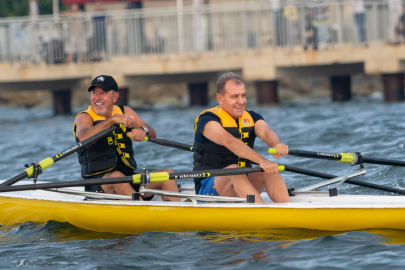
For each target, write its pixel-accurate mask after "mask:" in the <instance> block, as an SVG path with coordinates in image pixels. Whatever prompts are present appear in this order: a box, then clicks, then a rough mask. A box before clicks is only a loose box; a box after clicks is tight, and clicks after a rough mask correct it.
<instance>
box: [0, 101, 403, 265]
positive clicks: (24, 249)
mask: <svg viewBox="0 0 405 270" xmlns="http://www.w3.org/2000/svg"><path fill="white" fill-rule="evenodd" d="M203 109H205V108H190V109H184V110H178V109H173V110H167V109H166V110H156V111H146V112H139V115H140V116H141V117H142V118H143V119H144V120H145V121H146V122H147V123H148V124H150V125H151V126H153V127H154V128H155V130H156V131H157V134H158V137H159V138H164V139H168V140H174V141H179V142H183V143H189V144H192V141H193V125H194V120H195V117H196V116H197V115H198V114H199V113H200V112H201V111H202V110H203ZM250 109H254V110H255V111H256V112H258V113H260V114H262V115H263V116H264V118H265V119H266V121H267V122H268V123H269V125H270V127H271V128H273V129H274V130H275V131H276V132H277V134H278V135H279V137H280V138H281V141H282V142H283V143H285V144H288V145H289V147H290V149H301V150H311V151H324V152H344V151H356V150H360V151H361V152H362V153H363V155H364V156H368V157H381V158H391V159H399V160H405V155H404V149H403V147H404V144H405V122H404V121H403V114H404V111H405V104H402V103H394V104H383V103H382V102H381V101H379V100H372V99H363V100H354V101H352V102H350V103H330V102H329V101H327V100H321V101H306V102H301V103H298V104H282V105H280V106H276V107H250ZM73 121H74V116H58V117H52V111H51V110H38V109H11V108H5V107H2V108H0V142H1V143H0V153H1V155H0V179H8V178H11V177H12V176H14V175H16V174H18V173H20V172H21V171H22V170H24V169H25V168H24V164H27V163H28V164H30V163H32V162H35V161H39V160H42V159H44V158H46V157H49V156H53V155H55V154H57V153H59V152H60V151H63V150H65V149H67V148H69V147H71V146H73V145H74V139H73V135H72V124H73ZM134 149H135V152H136V159H137V162H138V166H139V167H144V166H145V167H146V168H147V169H150V170H153V169H159V168H170V169H173V170H174V171H189V170H191V169H192V153H188V152H184V151H180V150H173V149H171V148H167V147H163V146H159V145H155V144H152V143H148V142H142V143H136V144H135V147H134ZM255 149H256V150H257V151H258V152H260V153H261V154H262V155H266V149H267V147H266V146H265V144H264V143H263V142H260V141H259V142H257V143H256V146H255ZM266 156H267V157H269V159H270V160H275V159H274V158H272V157H271V156H270V155H266ZM277 161H278V162H279V163H281V164H288V165H292V166H296V167H300V168H305V169H310V170H316V171H320V172H324V173H328V174H335V175H342V174H345V173H349V172H352V171H355V170H357V168H356V167H350V166H348V165H346V164H341V163H338V162H334V161H323V160H314V159H302V158H295V157H285V158H282V159H279V160H277ZM366 169H367V171H368V173H367V175H366V177H362V178H359V180H364V181H370V182H373V183H376V184H381V185H386V186H390V187H397V188H405V176H404V168H401V167H392V166H380V165H369V164H367V165H366ZM283 177H284V179H285V181H286V183H287V185H288V186H289V187H290V186H294V187H295V188H296V189H297V188H300V187H303V186H306V185H310V184H314V183H317V182H319V181H320V179H317V178H313V177H309V176H303V175H298V174H292V173H288V172H284V173H283ZM78 179H80V166H79V164H78V161H77V156H76V155H72V156H70V157H68V158H66V159H64V160H62V161H60V162H58V163H56V164H55V165H54V166H52V167H51V168H49V169H47V170H46V171H45V172H44V173H43V174H42V175H41V176H40V180H43V181H51V182H58V181H68V180H78ZM187 181H188V183H189V181H190V180H187ZM339 192H340V193H347V194H384V192H380V191H375V190H370V189H365V188H362V187H357V186H353V185H348V184H344V185H342V186H341V187H340V188H339ZM241 222H243V217H241ZM404 263H405V231H400V230H363V231H354V232H331V231H312V230H302V229H267V230H261V231H256V232H238V233H235V232H222V233H217V232H207V231H199V232H184V233H167V232H148V233H144V234H140V235H121V234H110V233H99V232H90V231H86V230H82V229H79V228H76V227H74V226H72V225H70V224H68V223H59V222H55V221H49V222H47V223H45V224H43V223H31V222H27V223H24V224H16V225H12V226H1V225H0V268H2V269H8V268H9V269H12V268H15V267H26V268H29V269H41V268H53V269H56V268H57V269H78V268H80V269H104V268H113V267H114V268H151V267H153V268H156V269H191V268H225V269H228V268H230V269H234V268H246V267H258V268H269V267H271V268H274V269H325V268H328V269H347V268H351V269H368V270H369V269H381V268H387V266H389V267H390V268H391V269H395V268H398V269H399V268H403V265H404Z"/></svg>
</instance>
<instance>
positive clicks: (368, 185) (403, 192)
mask: <svg viewBox="0 0 405 270" xmlns="http://www.w3.org/2000/svg"><path fill="white" fill-rule="evenodd" d="M284 167H285V171H286V172H293V173H299V174H303V175H308V176H314V177H319V178H323V179H333V178H336V177H337V176H335V175H331V174H326V173H319V172H314V171H310V170H305V169H301V168H296V167H292V166H288V165H284ZM345 183H348V184H352V185H356V186H361V187H366V188H372V189H377V190H381V191H386V192H392V193H396V194H401V195H405V190H402V189H398V188H391V187H386V186H381V185H376V184H372V183H368V182H364V181H359V180H355V179H347V180H346V181H345Z"/></svg>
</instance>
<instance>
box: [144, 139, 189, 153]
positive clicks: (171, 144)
mask: <svg viewBox="0 0 405 270" xmlns="http://www.w3.org/2000/svg"><path fill="white" fill-rule="evenodd" d="M143 140H144V141H145V142H153V143H156V144H159V145H163V146H167V147H172V148H176V149H180V150H185V151H190V152H194V150H193V146H192V145H188V144H184V143H178V142H173V141H168V140H162V139H156V138H148V137H145V139H143Z"/></svg>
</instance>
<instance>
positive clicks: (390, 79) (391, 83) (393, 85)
mask: <svg viewBox="0 0 405 270" xmlns="http://www.w3.org/2000/svg"><path fill="white" fill-rule="evenodd" d="M382 80H383V85H384V100H385V101H386V102H393V101H403V100H404V73H391V74H383V75H382Z"/></svg>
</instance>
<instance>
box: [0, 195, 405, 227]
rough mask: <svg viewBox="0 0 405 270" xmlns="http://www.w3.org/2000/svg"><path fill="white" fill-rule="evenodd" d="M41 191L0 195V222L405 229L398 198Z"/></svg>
mask: <svg viewBox="0 0 405 270" xmlns="http://www.w3.org/2000/svg"><path fill="white" fill-rule="evenodd" d="M21 193H23V192H21ZM32 193H33V194H34V195H32ZM35 193H37V194H35ZM46 193H50V192H45V191H36V192H31V195H30V196H27V195H20V194H17V195H9V196H3V195H2V196H0V224H3V225H12V224H16V223H23V222H27V221H32V222H47V221H49V220H55V221H58V222H69V223H70V224H72V225H74V226H77V227H79V228H82V229H87V230H92V231H99V232H112V233H128V234H138V233H144V232H148V231H168V232H185V231H199V230H207V231H255V230H260V229H268V228H305V229H314V230H328V231H349V230H360V229H367V228H384V229H401V230H403V229H405V200H404V199H403V198H404V197H389V196H369V197H370V198H367V196H353V197H350V196H347V197H340V198H337V197H335V198H329V197H326V198H316V197H302V198H293V202H292V203H289V204H276V203H265V204H242V203H205V204H194V203H184V202H183V203H174V202H139V201H106V200H98V201H83V197H80V196H68V195H63V196H57V195H59V194H56V195H53V196H48V197H46V196H44V194H46ZM371 197H372V198H371ZM392 198H394V199H392ZM395 198H398V199H395ZM328 199H329V201H328Z"/></svg>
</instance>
